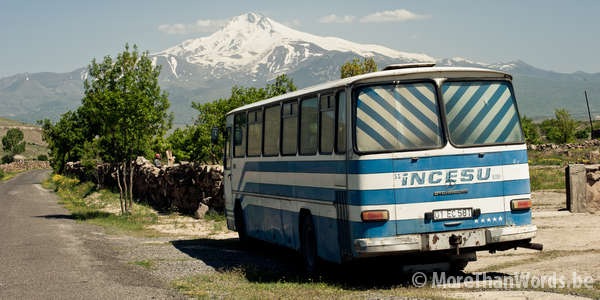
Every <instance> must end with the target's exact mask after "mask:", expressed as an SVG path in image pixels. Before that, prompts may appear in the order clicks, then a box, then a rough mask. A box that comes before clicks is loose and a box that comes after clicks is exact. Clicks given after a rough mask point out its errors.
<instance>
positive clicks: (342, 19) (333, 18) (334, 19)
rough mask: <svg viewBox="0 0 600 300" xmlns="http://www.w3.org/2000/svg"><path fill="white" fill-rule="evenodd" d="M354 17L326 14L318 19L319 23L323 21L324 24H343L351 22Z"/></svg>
mask: <svg viewBox="0 0 600 300" xmlns="http://www.w3.org/2000/svg"><path fill="white" fill-rule="evenodd" d="M354 19H355V17H354V16H337V15H334V14H331V15H328V16H324V17H321V18H320V19H319V23H325V24H330V23H339V24H344V23H352V22H354Z"/></svg>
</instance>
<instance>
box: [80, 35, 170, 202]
mask: <svg viewBox="0 0 600 300" xmlns="http://www.w3.org/2000/svg"><path fill="white" fill-rule="evenodd" d="M88 74H89V77H88V79H86V81H85V82H84V97H83V99H82V106H81V107H80V108H79V112H80V114H81V115H82V116H83V117H84V118H85V119H86V120H87V122H88V124H89V126H88V128H89V129H90V133H91V135H90V136H91V137H94V138H97V139H98V141H97V142H96V143H97V145H98V146H99V147H100V149H101V150H100V151H99V153H98V156H99V157H100V158H102V160H103V161H106V162H112V163H116V164H117V165H118V168H117V172H116V175H117V182H118V186H119V191H120V195H121V197H120V198H121V210H122V212H123V213H128V212H129V211H130V209H131V206H132V203H133V172H132V169H133V160H134V159H135V158H136V157H137V156H147V155H148V154H150V153H151V151H152V146H153V142H154V141H156V140H157V137H161V136H163V135H164V134H165V133H166V131H167V130H168V129H169V128H170V127H171V122H172V119H173V116H172V115H171V114H169V113H168V112H167V110H168V108H169V105H170V104H169V99H168V97H167V94H166V93H165V92H164V91H161V89H160V86H159V85H158V76H159V75H160V68H159V67H158V66H153V65H152V61H151V59H150V58H149V57H148V52H144V53H140V52H139V51H138V48H137V46H135V45H134V46H133V49H132V50H130V48H129V45H125V51H123V52H122V53H120V54H118V56H117V58H116V59H115V60H113V59H112V58H111V57H110V56H106V57H104V60H103V61H102V62H99V63H98V62H96V60H95V59H94V60H92V63H91V64H90V65H89V66H88ZM92 146H93V145H88V147H92Z"/></svg>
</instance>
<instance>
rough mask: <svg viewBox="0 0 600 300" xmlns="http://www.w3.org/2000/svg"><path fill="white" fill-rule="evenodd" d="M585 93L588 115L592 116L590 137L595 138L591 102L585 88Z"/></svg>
mask: <svg viewBox="0 0 600 300" xmlns="http://www.w3.org/2000/svg"><path fill="white" fill-rule="evenodd" d="M583 93H584V94H585V104H586V105H587V110H588V117H589V118H590V137H591V138H592V139H593V138H594V124H593V123H592V113H591V112H590V102H589V101H588V95H587V91H586V90H584V91H583Z"/></svg>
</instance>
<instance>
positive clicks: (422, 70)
mask: <svg viewBox="0 0 600 300" xmlns="http://www.w3.org/2000/svg"><path fill="white" fill-rule="evenodd" d="M465 72H468V73H473V74H472V75H473V77H477V76H485V77H504V78H512V77H511V76H510V75H509V74H507V73H504V72H501V71H496V70H490V69H483V68H463V67H432V66H423V67H421V66H418V67H408V68H393V69H390V70H384V71H378V72H371V73H366V74H362V75H357V76H352V77H347V78H343V79H338V80H333V81H329V82H324V83H321V84H317V85H313V86H309V87H305V88H302V89H299V90H296V91H293V92H290V93H286V94H282V95H279V96H275V97H272V98H268V99H264V100H261V101H257V102H254V103H251V104H247V105H244V106H240V107H238V108H236V109H234V110H232V111H230V112H228V113H227V114H228V115H229V114H232V113H235V112H238V111H244V110H248V109H252V108H255V107H261V106H263V105H266V104H269V103H275V102H278V101H282V100H287V99H292V98H297V97H300V96H302V95H307V94H313V93H317V92H320V91H323V90H329V89H334V88H337V87H343V86H349V85H353V84H355V83H358V82H360V81H368V80H369V79H376V78H381V77H391V76H396V77H398V76H399V77H402V76H408V75H415V74H422V75H423V78H430V77H432V76H431V74H432V73H437V76H436V77H443V76H444V74H441V73H448V74H447V75H450V74H451V73H465ZM428 74H429V75H428ZM469 77H470V76H469Z"/></svg>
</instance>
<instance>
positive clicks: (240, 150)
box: [233, 112, 246, 157]
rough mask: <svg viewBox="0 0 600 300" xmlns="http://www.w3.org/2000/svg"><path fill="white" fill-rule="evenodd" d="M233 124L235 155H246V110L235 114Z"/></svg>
mask: <svg viewBox="0 0 600 300" xmlns="http://www.w3.org/2000/svg"><path fill="white" fill-rule="evenodd" d="M233 126H234V130H233V134H234V137H233V144H234V147H233V156H235V157H244V156H245V155H246V112H240V113H237V114H235V117H234V119H233Z"/></svg>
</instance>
